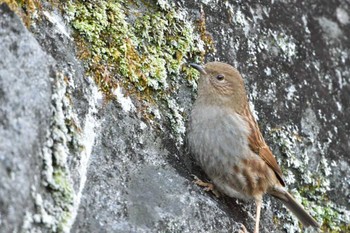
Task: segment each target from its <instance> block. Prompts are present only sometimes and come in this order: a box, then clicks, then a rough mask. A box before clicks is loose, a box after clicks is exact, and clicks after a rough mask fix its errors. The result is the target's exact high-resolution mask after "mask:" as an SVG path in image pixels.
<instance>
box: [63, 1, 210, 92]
mask: <svg viewBox="0 0 350 233" xmlns="http://www.w3.org/2000/svg"><path fill="white" fill-rule="evenodd" d="M160 6H162V7H160ZM160 6H157V5H153V6H144V5H142V4H141V3H138V4H136V3H130V2H129V1H121V0H119V1H117V0H116V1H96V3H95V4H87V3H86V2H85V1H74V2H73V1H72V2H70V3H69V4H67V6H66V12H67V14H68V15H70V19H71V21H70V22H71V25H72V26H73V28H75V29H76V30H77V32H78V35H77V36H79V37H80V38H83V43H82V45H83V46H82V50H86V49H88V51H89V52H87V53H86V52H84V53H83V54H84V57H83V58H84V59H85V60H86V61H87V62H88V65H89V70H90V73H92V74H94V77H95V78H96V82H97V83H98V85H99V86H100V88H101V90H103V91H104V92H105V93H106V94H107V95H108V94H111V93H112V92H113V88H115V87H116V85H119V84H123V85H124V86H128V88H130V87H134V88H136V90H139V91H144V90H147V89H148V91H151V93H154V91H157V94H159V92H161V93H166V92H167V91H168V90H169V89H171V87H173V85H174V83H173V82H172V81H174V80H176V79H177V78H178V76H179V75H180V71H181V70H182V65H183V64H184V63H186V61H187V59H189V58H190V59H191V60H193V61H197V62H198V61H200V60H201V59H202V57H203V54H204V51H203V49H202V47H203V41H202V40H201V39H200V36H199V34H196V33H195V32H194V29H193V27H192V25H191V24H189V23H188V22H187V21H186V20H185V19H184V12H181V10H179V9H176V8H169V9H167V8H168V7H166V6H167V4H164V1H163V2H162V4H160ZM131 8H135V9H137V8H141V10H140V11H139V12H130V11H131V10H129V9H131ZM129 15H132V17H129ZM135 16H136V18H135ZM184 71H185V72H187V70H186V69H184ZM188 73H190V75H191V78H193V77H194V73H192V72H188ZM129 84H132V85H131V86H130V85H129ZM148 93H150V92H148Z"/></svg>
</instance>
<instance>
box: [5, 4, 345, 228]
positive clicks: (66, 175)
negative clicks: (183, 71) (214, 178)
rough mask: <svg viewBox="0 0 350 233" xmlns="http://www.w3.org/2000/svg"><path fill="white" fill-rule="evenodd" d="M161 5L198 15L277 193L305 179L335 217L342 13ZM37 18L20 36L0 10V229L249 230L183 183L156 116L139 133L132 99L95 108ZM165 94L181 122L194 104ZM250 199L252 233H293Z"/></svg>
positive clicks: (241, 210) (50, 16) (283, 219)
mask: <svg viewBox="0 0 350 233" xmlns="http://www.w3.org/2000/svg"><path fill="white" fill-rule="evenodd" d="M142 2H145V1H142ZM158 2H164V1H158ZM175 7H179V8H185V9H186V11H187V12H188V16H187V17H188V20H189V23H191V24H195V23H194V22H195V21H196V20H198V19H199V17H200V11H201V7H202V9H203V11H204V13H205V19H206V26H207V32H208V33H209V34H210V35H211V36H212V38H213V40H214V42H215V47H216V49H217V51H216V53H212V54H208V56H207V61H212V60H220V61H224V62H228V63H230V64H232V65H234V66H236V67H237V68H238V69H239V70H240V71H241V73H242V75H243V77H244V79H245V81H246V87H247V90H248V91H249V93H250V100H251V102H252V105H253V106H254V107H255V113H256V114H257V115H258V118H259V124H260V126H261V129H262V131H263V132H264V135H265V137H266V139H267V141H268V142H269V144H270V145H271V147H272V149H273V151H274V153H275V154H276V157H277V159H278V161H279V162H280V164H281V165H282V167H283V170H284V174H285V175H286V180H287V184H288V185H289V187H290V189H295V190H303V189H305V186H307V185H309V184H312V182H311V183H309V179H312V178H314V177H315V176H313V175H316V177H320V179H321V181H320V182H321V183H322V184H321V185H320V187H316V188H319V189H320V190H321V191H320V192H323V193H324V194H325V195H326V198H328V199H329V203H332V206H335V207H339V208H340V209H343V210H344V213H349V212H346V211H349V210H350V204H349V199H350V191H349V190H350V169H349V163H350V157H349V152H348V151H350V125H349V119H348V116H349V115H350V58H349V54H350V41H349V40H350V19H349V17H350V13H349V12H350V4H349V2H348V1H345V0H343V1H326V0H323V1H261V2H259V3H257V2H255V1H219V0H205V1H204V0H202V1H176V6H175ZM50 9H52V8H51V7H48V6H47V5H44V4H43V6H42V9H41V10H42V11H45V13H44V14H42V16H43V17H42V18H41V19H40V20H39V22H36V23H35V24H34V26H33V27H31V32H29V31H28V30H27V29H26V28H25V27H24V26H23V25H22V23H21V22H20V19H19V18H18V17H17V16H16V15H15V14H14V13H13V12H11V11H10V10H9V9H8V8H7V7H6V6H5V5H1V8H0V51H1V52H0V53H1V54H0V232H235V231H237V230H238V229H239V226H240V223H243V224H245V225H246V226H247V228H248V229H249V230H250V231H251V230H252V229H253V218H254V215H255V210H254V205H252V203H241V202H237V200H235V199H230V198H226V197H221V198H219V199H217V198H216V197H214V196H213V195H212V194H210V193H209V194H208V193H206V192H205V191H203V190H202V189H201V188H199V187H197V186H196V185H195V184H193V182H192V179H193V178H192V176H191V175H192V174H195V175H197V176H200V178H202V179H205V178H206V177H205V175H204V174H203V173H202V172H201V169H200V168H198V167H197V166H196V165H194V164H193V162H192V159H191V156H190V155H188V153H187V151H186V145H181V146H180V147H176V146H175V145H176V143H177V142H176V141H175V139H173V138H172V137H170V134H171V127H170V122H169V120H168V118H167V117H166V116H167V114H168V113H167V112H166V111H169V110H166V108H164V109H163V108H161V109H157V111H158V110H159V115H160V118H159V119H155V121H157V124H150V122H149V121H148V120H147V119H145V118H144V116H143V115H142V114H140V111H138V108H139V107H140V106H141V105H140V100H139V99H137V98H135V97H134V96H131V99H128V98H129V97H123V95H122V94H120V95H121V97H120V98H119V99H118V100H108V101H107V100H104V99H103V98H102V95H101V93H99V92H97V90H96V89H97V88H96V87H95V84H94V83H93V82H92V81H91V78H89V77H86V76H85V71H84V68H83V66H82V65H81V64H80V61H78V59H77V58H76V56H75V50H74V43H75V41H74V40H73V39H72V37H71V36H70V33H71V32H70V30H69V26H68V25H64V21H63V20H62V17H61V15H60V13H57V12H56V11H55V10H54V11H51V10H50ZM128 12H129V14H132V13H133V11H132V10H130V11H128ZM129 17H130V18H132V15H131V16H130V15H129ZM62 26H63V27H62ZM180 78H184V77H180ZM62 90H63V91H62ZM174 96H175V97H176V98H177V100H178V102H179V106H177V107H178V108H183V109H184V117H185V119H186V117H187V116H188V113H189V111H190V109H191V104H192V101H193V98H194V97H195V93H193V91H192V89H191V88H190V87H187V86H186V85H185V84H182V86H181V87H180V91H179V93H174ZM124 100H127V103H129V105H130V101H131V103H132V105H133V106H131V107H130V106H129V107H128V108H124V107H123V104H121V103H124V102H122V101H124ZM124 104H125V103H124ZM159 106H162V105H159ZM60 114H61V115H62V116H61V115H60ZM154 125H156V126H157V127H154ZM57 148H59V150H58V149H57ZM307 158H309V160H307ZM303 164H304V166H303ZM305 164H306V165H305ZM292 174H294V175H292ZM318 175H319V176H318ZM51 176H52V177H51ZM50 177H51V178H50ZM300 192H301V193H302V195H303V196H305V195H306V197H307V198H308V200H311V201H314V199H315V200H316V202H317V201H319V202H318V203H319V205H321V204H320V203H322V201H324V200H321V199H318V198H316V197H314V196H313V195H314V193H313V194H311V195H309V196H307V194H305V192H302V191H300ZM316 194H317V195H320V194H319V193H318V192H315V195H316ZM323 198H324V197H323ZM264 200H265V206H264V208H263V210H262V211H263V212H262V220H261V232H285V231H286V230H287V231H288V232H301V230H300V229H299V228H298V227H295V226H297V225H295V224H294V225H293V224H291V222H292V220H291V219H290V217H288V215H287V214H286V212H285V211H284V210H282V211H281V209H282V207H281V205H279V204H278V203H277V202H276V201H272V200H270V198H265V199H264ZM311 206H312V205H311ZM313 214H314V212H313ZM321 220H322V219H321V218H318V221H321ZM342 223H343V224H344V225H346V224H348V225H349V224H350V220H349V218H348V219H345V220H344V221H343V220H342ZM337 232H340V231H339V230H338V231H337Z"/></svg>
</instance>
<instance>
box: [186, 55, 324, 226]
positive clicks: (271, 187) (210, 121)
mask: <svg viewBox="0 0 350 233" xmlns="http://www.w3.org/2000/svg"><path fill="white" fill-rule="evenodd" d="M191 65H192V66H193V67H194V68H196V69H197V70H198V71H200V72H201V78H200V79H199V82H198V97H197V99H196V101H195V103H194V106H193V109H192V112H191V118H190V128H189V129H188V142H189V147H190V149H191V152H192V153H193V155H194V156H195V158H196V160H197V161H198V163H199V165H201V167H202V168H203V170H204V171H205V172H206V173H207V175H208V176H209V177H210V178H211V180H212V182H213V183H214V185H215V187H216V188H217V189H218V190H219V191H221V192H222V193H224V194H226V195H228V196H231V197H236V198H241V199H254V200H255V203H256V207H257V208H256V221H255V230H254V232H255V233H258V232H259V220H260V210H261V205H262V197H263V195H264V194H266V193H268V194H270V195H272V196H274V197H276V198H278V199H279V200H281V201H282V203H284V204H285V205H286V206H287V207H288V209H290V210H291V211H292V212H293V213H294V214H295V215H296V216H297V217H298V219H299V220H300V221H301V222H302V223H303V225H304V226H306V227H309V226H312V227H315V228H318V227H319V225H318V223H317V222H316V221H315V220H314V219H313V218H312V217H311V216H310V215H309V214H308V213H307V212H306V211H305V210H304V209H303V207H302V206H301V205H300V204H299V203H297V202H296V201H295V200H294V198H293V197H292V196H291V195H290V194H289V193H288V191H287V190H286V189H285V188H284V181H283V175H282V171H281V168H280V167H279V166H278V164H277V161H276V159H275V157H274V155H273V154H272V151H271V150H270V148H269V147H268V145H267V144H266V142H265V140H264V138H263V136H262V134H261V132H260V129H259V127H258V124H257V122H256V120H255V119H254V117H253V115H252V113H251V111H250V109H249V104H248V98H247V94H246V92H245V87H244V83H243V79H242V77H241V75H240V74H239V72H238V71H237V70H236V69H235V68H233V67H232V66H230V65H228V64H225V63H221V62H210V63H207V64H206V65H205V66H204V67H201V66H199V65H196V64H191Z"/></svg>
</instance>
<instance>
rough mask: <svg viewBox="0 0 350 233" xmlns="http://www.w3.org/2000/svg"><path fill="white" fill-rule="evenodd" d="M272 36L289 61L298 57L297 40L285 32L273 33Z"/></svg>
mask: <svg viewBox="0 0 350 233" xmlns="http://www.w3.org/2000/svg"><path fill="white" fill-rule="evenodd" d="M271 35H272V37H273V38H274V40H275V42H276V44H277V45H278V47H279V48H280V49H281V51H282V54H281V55H282V56H283V57H285V58H286V60H287V61H292V60H293V58H295V57H296V55H297V49H296V44H295V42H294V41H295V39H294V38H293V37H292V36H291V35H287V34H285V33H283V32H271Z"/></svg>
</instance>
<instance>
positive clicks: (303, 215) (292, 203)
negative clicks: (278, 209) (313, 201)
mask: <svg viewBox="0 0 350 233" xmlns="http://www.w3.org/2000/svg"><path fill="white" fill-rule="evenodd" d="M269 193H270V194H271V195H272V196H274V197H276V198H277V199H279V200H280V201H281V202H282V203H283V204H284V205H285V206H286V207H287V208H288V209H289V210H290V211H291V212H292V213H293V214H294V215H295V216H296V217H297V218H298V219H299V221H300V222H301V223H302V224H303V225H304V226H305V227H310V226H312V227H314V228H320V225H319V224H318V223H317V222H316V220H315V219H314V218H313V217H311V215H310V214H309V213H307V212H306V211H305V210H304V207H303V206H302V205H301V204H299V203H298V202H297V201H296V200H295V199H294V198H293V196H292V195H291V194H290V193H288V191H286V190H285V189H284V188H280V187H277V188H274V189H273V190H271V191H270V192H269Z"/></svg>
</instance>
